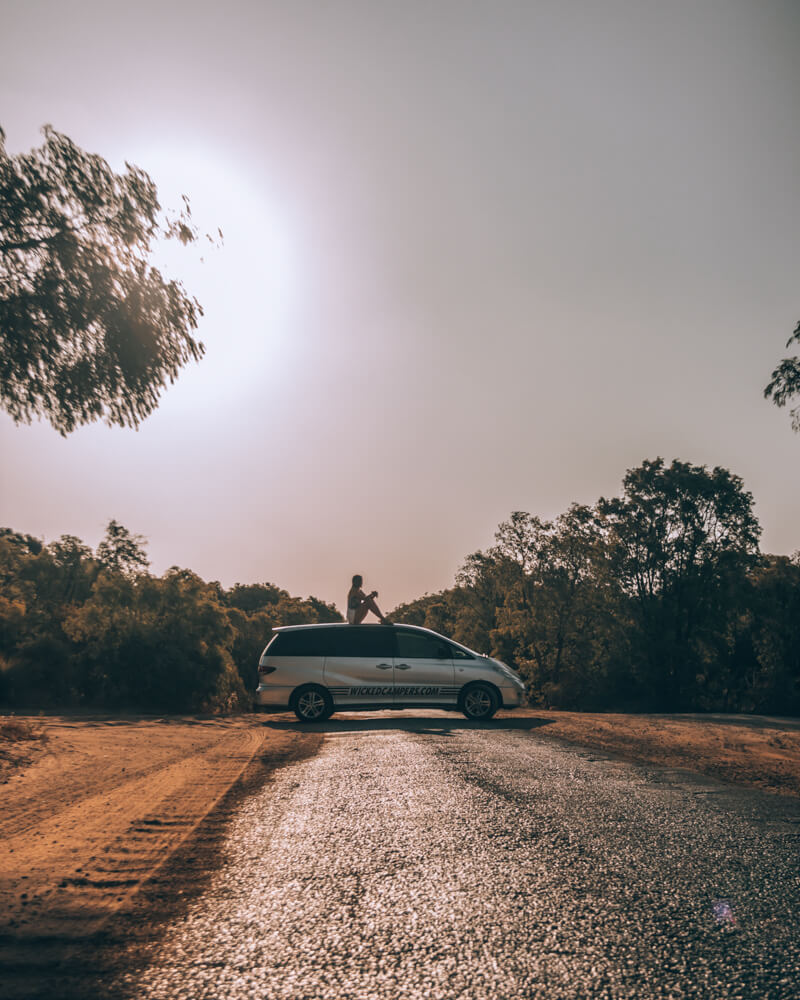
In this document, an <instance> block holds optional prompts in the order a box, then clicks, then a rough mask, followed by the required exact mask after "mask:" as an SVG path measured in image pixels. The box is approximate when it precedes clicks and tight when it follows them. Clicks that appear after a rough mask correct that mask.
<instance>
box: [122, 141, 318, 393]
mask: <svg viewBox="0 0 800 1000" xmlns="http://www.w3.org/2000/svg"><path fill="white" fill-rule="evenodd" d="M135 162H136V163H137V164H139V165H141V166H142V167H143V168H144V169H145V170H147V172H148V173H149V174H150V176H151V177H152V178H153V180H154V181H155V182H156V185H157V187H158V193H159V201H160V202H161V205H162V207H163V209H164V210H165V211H166V212H167V213H171V214H173V215H174V214H176V213H178V212H179V211H180V210H181V208H182V206H183V200H182V196H183V195H184V194H185V195H187V196H188V198H189V204H190V209H191V221H192V223H193V225H194V226H195V227H196V229H197V230H198V233H199V239H198V240H197V241H196V242H195V243H194V244H192V245H189V246H182V245H181V244H180V243H179V242H178V241H176V240H162V241H161V242H160V243H159V244H158V245H157V246H156V247H155V248H154V253H153V257H152V263H153V264H154V266H156V267H158V268H159V269H160V270H161V271H162V273H163V274H164V276H165V277H167V278H173V279H175V280H177V281H180V282H182V284H183V286H184V288H185V289H186V291H187V292H188V293H189V294H190V295H194V296H195V297H196V298H197V299H198V301H199V302H200V304H201V305H202V307H203V311H204V316H203V318H202V319H201V321H200V328H199V330H198V335H199V337H200V339H201V340H202V341H203V342H204V344H205V346H206V357H205V359H204V362H203V363H202V364H201V365H200V366H198V368H197V369H196V371H194V372H191V371H190V370H188V369H187V371H186V372H185V373H184V374H183V375H182V376H181V379H180V380H179V386H180V387H181V392H180V396H181V397H182V399H183V401H184V402H185V400H186V398H187V395H188V396H194V395H195V394H202V397H203V399H207V395H206V394H207V392H208V390H209V385H210V383H213V392H214V397H215V398H216V399H217V400H219V399H220V397H221V396H223V397H224V396H227V395H228V394H236V393H242V392H246V391H247V388H248V387H249V386H251V385H252V384H253V383H254V382H255V381H257V380H261V381H263V380H264V379H265V378H268V377H269V373H270V372H271V371H273V370H276V367H277V366H278V365H280V367H281V368H284V367H285V365H286V364H287V363H289V362H290V360H291V358H290V354H291V345H292V343H293V341H294V338H293V337H292V336H291V325H292V322H293V317H294V315H295V307H296V304H297V301H298V290H299V289H298V271H299V268H298V260H297V241H296V239H295V238H293V237H294V236H295V234H294V233H293V230H292V225H291V221H290V218H289V215H288V213H287V210H286V208H285V207H284V206H283V204H281V203H280V199H279V198H278V197H277V195H274V196H271V194H270V192H269V190H268V188H267V187H266V179H262V178H257V177H256V176H254V175H252V174H250V175H248V173H247V172H246V171H245V170H243V169H242V168H241V167H240V166H238V165H234V164H233V163H232V162H230V161H226V160H225V159H224V158H222V157H220V156H219V155H218V154H216V153H209V151H207V150H194V151H191V152H189V151H187V150H185V149H182V150H180V151H179V152H178V151H176V150H171V149H161V150H150V151H148V150H144V151H143V152H142V153H141V154H140V155H139V156H138V158H137V159H136V160H135ZM219 231H221V233H222V239H221V240H220V236H219ZM176 388H178V387H177V386H176V387H173V390H172V392H173V393H174V392H175V389H176Z"/></svg>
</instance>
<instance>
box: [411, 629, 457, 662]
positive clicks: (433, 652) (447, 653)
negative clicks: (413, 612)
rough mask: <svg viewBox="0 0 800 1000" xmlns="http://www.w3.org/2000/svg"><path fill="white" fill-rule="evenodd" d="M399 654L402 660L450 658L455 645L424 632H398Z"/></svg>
mask: <svg viewBox="0 0 800 1000" xmlns="http://www.w3.org/2000/svg"><path fill="white" fill-rule="evenodd" d="M397 655H398V656H399V657H400V659H401V660H449V659H450V658H451V657H452V655H453V647H452V646H451V645H450V643H448V642H444V641H443V640H442V639H437V638H436V637H435V636H433V635H425V633H424V632H404V631H403V630H402V629H400V630H398V632H397Z"/></svg>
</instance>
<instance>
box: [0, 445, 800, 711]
mask: <svg viewBox="0 0 800 1000" xmlns="http://www.w3.org/2000/svg"><path fill="white" fill-rule="evenodd" d="M760 533H761V528H760V525H759V524H758V521H757V519H756V517H755V514H754V512H753V498H752V496H751V494H750V493H748V492H747V491H746V490H745V489H744V487H743V483H742V481H741V479H740V478H739V477H738V476H735V475H733V474H732V473H730V472H728V471H727V470H726V469H722V468H714V469H712V470H709V469H707V468H706V467H705V466H693V465H690V464H687V463H683V462H678V461H673V462H672V463H671V465H669V466H667V465H666V464H665V463H664V462H663V460H662V459H656V460H654V461H646V462H644V463H643V464H642V465H641V466H639V467H638V468H635V469H631V470H629V471H628V472H627V474H626V476H625V478H624V480H623V483H622V490H621V493H620V495H619V496H617V497H613V498H610V499H607V498H604V497H601V498H600V499H599V500H598V501H597V503H595V504H594V505H592V506H585V505H579V504H573V505H572V506H571V507H569V509H568V510H567V511H565V512H564V513H563V514H561V515H560V516H559V517H557V518H555V519H554V520H552V521H545V520H542V519H541V518H539V517H536V516H534V515H531V514H528V513H525V512H522V511H516V512H514V513H512V514H511V516H510V518H509V520H507V521H504V522H503V523H501V524H500V525H499V527H498V530H497V533H496V536H495V544H494V545H493V546H492V547H490V548H489V549H487V550H486V551H478V552H474V553H473V554H471V555H469V556H468V557H467V558H466V560H465V562H464V565H463V566H462V568H461V570H460V571H459V573H458V574H457V577H456V580H455V584H454V586H453V587H452V588H450V589H447V590H444V591H441V592H439V593H436V594H426V595H425V596H424V597H421V598H419V599H418V600H416V601H412V602H409V603H407V604H402V605H400V606H399V607H397V608H396V609H395V610H394V611H393V612H391V617H392V618H393V619H394V620H395V621H402V622H406V623H408V624H416V625H424V626H426V627H428V628H431V629H434V630H435V631H437V632H441V633H443V634H445V635H448V636H450V637H451V638H453V639H455V640H457V641H459V642H462V643H463V644H465V645H467V646H469V647H471V648H472V649H475V650H477V651H479V652H482V653H490V654H491V655H493V656H496V657H498V658H499V659H502V660H504V661H505V662H507V663H509V664H510V665H511V666H513V667H515V668H516V669H517V670H518V671H519V672H520V673H521V675H522V676H523V678H524V679H525V682H526V686H527V691H528V697H529V700H530V701H531V703H533V704H535V705H541V706H544V707H552V708H565V709H583V710H592V709H595V710H602V709H606V710H608V709H619V710H636V711H703V712H707V711H723V712H763V713H769V714H782V715H798V714H800V553H795V554H794V555H793V556H791V557H790V556H784V555H764V554H761V553H760V551H759V545H758V540H759V537H760ZM147 567H148V560H147V556H146V554H145V551H144V540H143V539H142V538H141V537H140V536H137V535H132V534H131V533H130V532H129V531H128V530H127V529H126V528H124V527H123V526H122V525H120V524H118V523H117V522H116V521H111V522H109V524H108V527H107V531H106V535H105V537H104V539H103V540H102V542H101V543H100V544H99V545H98V547H97V550H96V551H95V552H92V550H91V549H90V548H88V547H87V546H86V545H84V544H83V543H82V542H81V541H80V539H78V538H75V537H74V536H70V535H64V536H62V537H61V538H60V539H59V540H58V541H55V542H51V543H49V544H44V543H43V542H41V541H39V540H38V539H36V538H32V537H31V536H29V535H22V534H18V533H16V532H14V531H12V530H10V529H8V528H5V529H0V705H6V706H8V707H24V708H39V707H41V708H46V707H59V706H65V707H66V706H86V707H98V708H109V709H113V708H128V709H137V710H143V711H148V710H149V711H167V712H230V711H237V710H241V709H245V708H249V707H250V705H251V700H252V692H253V690H254V688H255V684H256V668H257V662H258V657H259V655H260V653H261V650H262V649H263V647H264V645H265V644H266V642H267V640H268V638H269V635H270V632H271V630H272V628H273V626H276V625H292V624H305V623H313V622H334V621H342V616H341V614H340V613H339V612H338V610H337V609H336V608H335V607H334V606H333V605H331V604H326V603H325V602H324V601H321V600H319V599H317V598H315V597H309V598H307V599H305V600H303V599H301V598H297V597H292V596H290V594H289V593H288V592H287V591H285V590H282V589H281V588H279V587H278V586H276V585H274V584H271V583H254V584H236V585H234V586H233V587H231V588H228V589H226V588H224V587H222V585H221V584H220V583H218V582H211V583H207V582H205V581H204V580H202V579H201V578H200V577H199V576H197V574H195V573H193V572H192V571H191V570H187V569H179V568H178V567H173V568H171V569H169V570H168V571H167V572H166V573H165V574H164V575H163V576H160V577H156V576H153V575H152V574H151V573H150V572H149V571H148V569H147Z"/></svg>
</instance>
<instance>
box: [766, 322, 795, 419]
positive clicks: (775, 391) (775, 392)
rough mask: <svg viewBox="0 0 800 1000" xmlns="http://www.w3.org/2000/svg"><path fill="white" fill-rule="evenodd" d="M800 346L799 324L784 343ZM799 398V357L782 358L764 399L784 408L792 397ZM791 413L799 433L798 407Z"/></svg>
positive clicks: (788, 345)
mask: <svg viewBox="0 0 800 1000" xmlns="http://www.w3.org/2000/svg"><path fill="white" fill-rule="evenodd" d="M792 344H800V323H798V324H797V326H796V327H795V329H794V333H793V334H792V335H791V337H789V339H788V340H787V341H786V346H787V348H788V347H791V346H792ZM796 396H797V397H800V357H797V356H796V355H795V356H794V357H791V358H784V359H783V360H782V361H781V362H780V364H779V365H778V367H777V368H776V369H775V371H774V372H773V373H772V376H771V378H770V380H769V383H768V384H767V386H766V388H765V389H764V397H765V398H766V399H771V400H772V401H773V403H774V404H775V405H776V406H785V405H786V404H787V403H788V402H789V400H791V399H794V397H796ZM790 412H791V417H792V427H793V428H794V430H796V431H800V406H796V407H795V408H794V409H793V410H791V411H790Z"/></svg>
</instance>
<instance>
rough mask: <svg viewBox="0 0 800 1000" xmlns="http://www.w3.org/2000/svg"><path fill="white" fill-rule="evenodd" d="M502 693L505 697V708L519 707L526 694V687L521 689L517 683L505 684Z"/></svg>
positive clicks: (501, 689)
mask: <svg viewBox="0 0 800 1000" xmlns="http://www.w3.org/2000/svg"><path fill="white" fill-rule="evenodd" d="M500 694H501V695H502V698H503V708H519V706H520V705H521V704H522V698H523V695H524V694H525V688H524V687H523V688H522V689H521V690H520V688H518V687H517V686H516V685H514V686H512V685H510V684H509V685H506V684H504V685H503V686H502V687H501V688H500Z"/></svg>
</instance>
